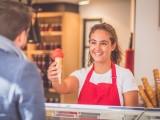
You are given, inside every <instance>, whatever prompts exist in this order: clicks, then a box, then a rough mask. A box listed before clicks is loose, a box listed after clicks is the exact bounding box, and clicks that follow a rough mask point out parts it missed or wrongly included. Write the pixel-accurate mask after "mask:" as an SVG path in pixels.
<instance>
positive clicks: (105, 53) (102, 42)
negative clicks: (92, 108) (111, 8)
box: [48, 23, 138, 106]
mask: <svg viewBox="0 0 160 120" xmlns="http://www.w3.org/2000/svg"><path fill="white" fill-rule="evenodd" d="M89 56H90V57H89V64H88V66H87V67H85V68H82V69H80V70H76V71H74V72H73V73H71V74H70V75H69V76H68V77H67V78H65V79H63V80H62V82H61V84H59V82H58V76H57V73H58V71H57V63H56V62H53V63H52V64H51V65H50V67H49V69H48V79H49V80H51V82H52V85H53V86H54V89H55V90H56V91H57V92H58V93H60V94H69V93H73V92H75V91H77V90H78V104H92V105H113V106H138V87H137V84H136V82H135V79H134V77H133V74H132V73H131V71H130V70H128V69H125V68H123V67H120V66H119V65H118V64H119V63H120V61H121V50H120V48H119V45H118V38H117V34H116V31H115V29H114V28H113V27H112V26H111V25H110V24H107V23H101V24H95V25H94V26H93V27H92V28H91V30H90V33H89ZM64 66H65V65H64Z"/></svg>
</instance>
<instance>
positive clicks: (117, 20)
mask: <svg viewBox="0 0 160 120" xmlns="http://www.w3.org/2000/svg"><path fill="white" fill-rule="evenodd" d="M130 9H131V7H130V0H91V1H90V4H89V5H84V6H80V15H81V17H82V19H84V18H102V19H103V22H108V23H110V24H111V25H112V26H113V27H114V28H115V30H116V32H117V35H118V38H119V43H120V46H121V48H122V50H123V52H124V51H125V50H126V49H127V48H128V46H129V39H130V14H131V12H130ZM123 62H124V59H123ZM122 65H123V63H122Z"/></svg>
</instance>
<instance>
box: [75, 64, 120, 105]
mask: <svg viewBox="0 0 160 120" xmlns="http://www.w3.org/2000/svg"><path fill="white" fill-rule="evenodd" d="M93 70H94V66H93V67H92V69H91V70H90V71H89V73H88V75H87V77H86V80H85V83H84V85H83V87H82V90H81V92H80V95H79V98H78V104H92V105H113V106H120V99H119V94H118V89H117V84H116V68H115V64H114V63H111V70H112V83H98V84H97V85H95V84H94V83H91V82H90V78H91V75H92V73H93Z"/></svg>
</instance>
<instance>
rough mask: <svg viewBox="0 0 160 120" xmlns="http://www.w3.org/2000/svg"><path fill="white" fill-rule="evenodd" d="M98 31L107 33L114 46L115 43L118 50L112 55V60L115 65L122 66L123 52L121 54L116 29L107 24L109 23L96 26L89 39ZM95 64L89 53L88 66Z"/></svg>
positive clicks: (92, 29)
mask: <svg viewBox="0 0 160 120" xmlns="http://www.w3.org/2000/svg"><path fill="white" fill-rule="evenodd" d="M96 30H104V31H106V32H107V33H108V34H109V36H110V40H111V44H112V45H113V44H114V43H116V48H115V49H114V51H112V53H111V60H112V62H114V63H115V64H120V62H121V61H122V52H121V48H120V47H119V44H118V37H117V34H116V31H115V29H114V28H113V27H112V26H111V25H110V24H107V23H101V24H95V25H94V26H93V27H92V28H91V31H90V34H89V38H90V37H91V34H92V33H94V32H95V31H96ZM93 62H94V60H93V58H92V56H91V55H90V52H89V61H88V66H90V65H91V64H92V63H93Z"/></svg>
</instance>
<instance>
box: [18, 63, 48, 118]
mask: <svg viewBox="0 0 160 120" xmlns="http://www.w3.org/2000/svg"><path fill="white" fill-rule="evenodd" d="M17 84H18V86H17V87H18V88H17V93H18V96H19V101H18V107H19V112H20V115H21V117H22V120H24V119H25V120H45V106H44V91H43V85H42V80H41V77H40V75H39V73H38V71H37V67H36V66H35V65H34V64H33V63H30V62H25V64H23V65H22V69H21V71H20V72H19V79H18V83H17Z"/></svg>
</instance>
